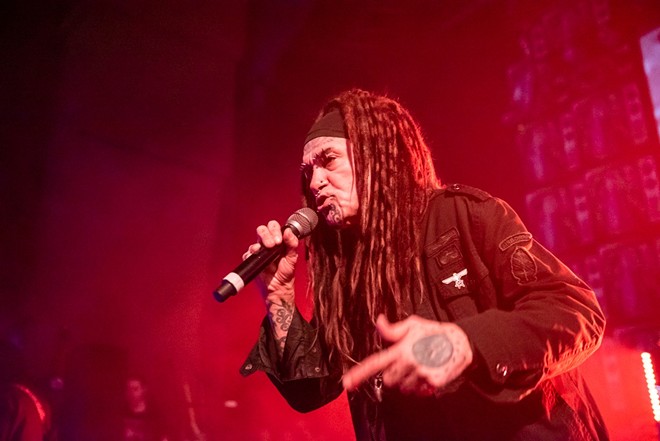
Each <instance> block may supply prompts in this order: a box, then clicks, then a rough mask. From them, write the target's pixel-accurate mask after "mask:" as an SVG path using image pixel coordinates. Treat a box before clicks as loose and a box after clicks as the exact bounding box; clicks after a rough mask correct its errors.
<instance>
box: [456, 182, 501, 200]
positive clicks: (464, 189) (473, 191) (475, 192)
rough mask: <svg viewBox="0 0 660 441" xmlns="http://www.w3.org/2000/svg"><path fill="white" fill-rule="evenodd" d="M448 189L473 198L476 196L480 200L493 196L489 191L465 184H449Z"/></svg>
mask: <svg viewBox="0 0 660 441" xmlns="http://www.w3.org/2000/svg"><path fill="white" fill-rule="evenodd" d="M446 191H447V192H448V193H453V194H460V195H466V196H472V197H473V198H476V199H478V200H480V201H485V200H487V199H490V198H492V196H491V195H490V194H489V193H488V192H485V191H483V190H480V189H478V188H475V187H470V186H469V185H463V184H449V185H448V186H447V187H446Z"/></svg>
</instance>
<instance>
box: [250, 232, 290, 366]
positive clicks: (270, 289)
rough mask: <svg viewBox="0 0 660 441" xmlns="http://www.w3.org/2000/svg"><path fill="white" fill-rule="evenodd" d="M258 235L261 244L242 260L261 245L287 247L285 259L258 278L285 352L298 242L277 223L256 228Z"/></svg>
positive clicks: (275, 331) (277, 336)
mask: <svg viewBox="0 0 660 441" xmlns="http://www.w3.org/2000/svg"><path fill="white" fill-rule="evenodd" d="M257 235H258V236H259V242H257V243H254V244H252V245H250V247H249V248H248V250H247V252H246V253H245V254H243V260H245V259H247V258H248V257H249V256H250V255H251V254H252V253H256V252H257V251H258V250H259V249H260V248H261V247H262V246H264V247H267V248H271V247H273V246H276V245H279V244H281V243H282V242H284V244H285V245H286V251H285V253H284V255H283V256H282V258H280V259H278V260H276V261H275V262H273V263H272V264H271V265H270V266H268V267H267V268H266V269H265V270H264V271H263V272H262V273H261V275H260V276H259V278H258V280H259V283H260V285H261V288H262V290H261V291H262V295H263V297H264V300H265V301H266V309H267V311H268V316H269V317H270V322H271V325H272V329H273V333H274V334H275V338H276V339H277V341H278V347H279V350H280V353H282V352H283V351H284V343H285V341H286V336H287V334H288V331H289V325H290V324H291V320H292V318H293V313H294V310H295V290H294V274H295V266H296V262H297V261H298V251H297V248H298V244H299V240H298V238H297V237H296V236H295V234H293V233H292V232H291V230H290V229H285V230H284V233H282V228H281V226H280V224H279V222H277V221H275V220H271V221H269V222H268V224H267V225H260V226H259V227H257Z"/></svg>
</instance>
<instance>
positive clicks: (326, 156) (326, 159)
mask: <svg viewBox="0 0 660 441" xmlns="http://www.w3.org/2000/svg"><path fill="white" fill-rule="evenodd" d="M335 159H337V156H336V155H335V154H334V153H328V152H325V151H324V152H323V153H321V154H320V155H319V158H318V161H317V162H318V164H319V166H320V167H323V168H327V167H328V166H329V165H330V164H332V162H333V161H334V160H335Z"/></svg>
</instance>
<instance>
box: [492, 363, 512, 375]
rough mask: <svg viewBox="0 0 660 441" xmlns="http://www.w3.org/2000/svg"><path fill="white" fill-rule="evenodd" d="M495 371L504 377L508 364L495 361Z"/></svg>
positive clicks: (507, 370)
mask: <svg viewBox="0 0 660 441" xmlns="http://www.w3.org/2000/svg"><path fill="white" fill-rule="evenodd" d="M495 371H496V372H497V373H498V374H500V375H501V376H502V377H506V376H507V374H508V373H509V366H507V365H505V364H502V363H497V366H495Z"/></svg>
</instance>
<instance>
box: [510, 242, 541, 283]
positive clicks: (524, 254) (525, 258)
mask: <svg viewBox="0 0 660 441" xmlns="http://www.w3.org/2000/svg"><path fill="white" fill-rule="evenodd" d="M536 271H537V266H536V262H535V261H534V257H532V254H531V253H530V252H529V251H527V250H526V249H525V248H523V247H518V248H516V249H515V251H514V252H513V254H511V274H512V275H513V278H514V279H516V281H517V282H518V284H519V285H524V284H526V283H530V282H535V281H536Z"/></svg>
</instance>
